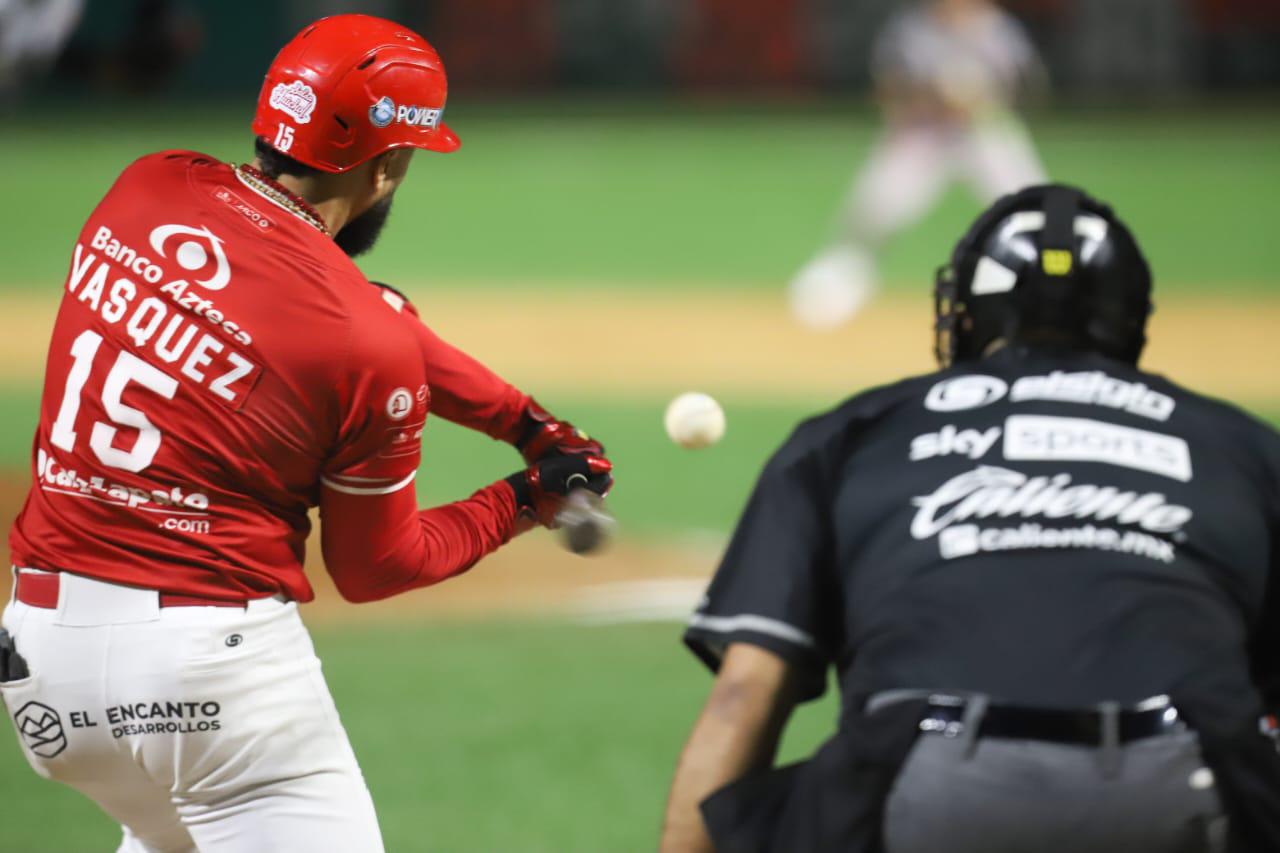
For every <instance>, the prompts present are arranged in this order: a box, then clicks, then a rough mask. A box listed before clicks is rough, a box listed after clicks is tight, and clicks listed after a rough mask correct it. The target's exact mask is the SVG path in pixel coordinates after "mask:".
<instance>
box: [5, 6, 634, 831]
mask: <svg viewBox="0 0 1280 853" xmlns="http://www.w3.org/2000/svg"><path fill="white" fill-rule="evenodd" d="M446 89H447V86H446V79H445V71H444V67H443V65H442V64H441V62H440V59H439V57H438V56H437V55H436V53H435V51H434V50H433V49H432V48H431V46H430V45H429V44H428V43H427V42H426V41H425V40H424V39H423V38H422V37H421V36H419V35H417V34H415V33H413V32H411V31H409V30H407V29H405V28H404V27H401V26H399V25H397V24H395V23H392V22H390V21H386V20H381V19H378V18H372V17H366V16H360V15H344V16H338V17H333V18H327V19H323V20H320V21H317V22H316V23H314V24H312V25H310V26H308V27H307V28H305V29H304V30H303V31H302V32H301V33H300V34H299V35H298V36H297V37H296V38H295V39H294V40H293V41H291V42H290V43H289V44H287V45H286V46H285V47H284V49H283V50H282V51H281V52H280V54H279V55H278V56H277V57H276V59H275V61H274V63H273V64H272V66H271V68H270V69H269V70H268V72H267V76H266V81H265V83H264V84H263V88H262V92H261V95H260V98H259V102H258V107H257V113H256V116H255V118H254V122H253V132H254V134H255V136H256V138H257V142H256V145H257V152H258V154H257V158H256V159H255V160H254V162H253V163H252V164H244V165H240V166H234V165H230V164H227V163H222V162H219V161H217V160H216V159H214V158H212V157H209V156H206V155H204V154H199V153H196V152H192V151H163V152H160V153H157V154H151V155H148V156H145V157H143V158H141V159H140V160H138V161H137V162H135V163H133V164H132V165H130V166H129V167H128V168H126V169H125V170H124V172H123V173H122V174H121V175H120V177H119V178H118V180H117V181H116V183H115V185H114V186H113V187H112V188H111V189H110V191H109V192H108V193H107V195H106V196H105V198H103V199H102V201H101V202H100V203H99V204H98V206H97V208H96V209H95V210H94V211H93V213H92V214H91V215H90V217H89V220H88V222H87V223H86V224H85V226H84V228H83V230H82V231H81V232H80V235H79V237H78V238H77V239H76V241H75V244H74V245H73V246H72V248H71V252H70V257H69V271H68V275H67V279H66V282H65V289H64V294H63V300H62V306H61V309H60V311H59V313H58V316H57V321H56V323H55V326H54V329H53V336H52V341H51V344H50V349H49V356H48V363H47V370H46V379H45V393H44V400H43V403H42V408H41V417H40V424H39V428H38V431H37V434H36V437H35V443H34V448H33V457H34V458H33V476H34V485H33V487H32V489H31V493H30V496H29V497H28V500H27V502H26V506H25V507H24V509H23V511H22V514H21V515H20V516H19V518H18V519H17V521H16V523H15V524H14V526H13V530H12V533H11V536H10V545H11V548H12V552H13V555H14V560H15V562H16V568H15V572H16V578H15V591H14V597H13V600H12V601H11V602H10V603H9V606H8V607H7V608H6V610H5V612H4V620H3V624H4V628H5V629H6V632H7V633H5V634H2V635H0V667H2V668H3V671H2V672H0V681H3V684H0V691H2V692H3V695H4V701H5V705H6V706H7V708H8V711H9V714H10V716H11V717H12V718H13V720H14V722H15V726H16V729H17V734H18V738H19V740H20V741H21V744H22V747H23V751H24V752H25V754H26V756H27V758H28V760H29V761H30V763H31V766H32V768H34V770H35V771H36V772H37V773H38V774H40V775H41V776H44V777H47V778H50V779H54V780H57V781H60V782H63V783H65V784H67V785H70V786H71V787H73V788H75V789H76V790H78V791H80V792H82V793H84V794H85V795H87V796H88V797H90V798H92V799H93V800H94V801H95V802H97V803H98V805H100V806H101V807H102V808H103V809H104V810H105V811H106V812H107V813H108V814H109V815H111V816H112V817H113V818H114V819H115V820H117V821H119V823H120V824H121V825H122V827H123V830H124V836H123V841H122V843H121V846H120V850H122V851H128V853H135V852H136V851H180V850H197V849H198V850H201V851H236V853H245V851H264V853H265V851H289V850H298V851H303V850H306V851H316V850H343V851H374V850H381V849H382V842H381V839H380V834H379V830H378V825H377V820H376V818H375V814H374V807H373V803H372V801H371V799H370V796H369V792H368V790H367V788H366V786H365V783H364V780H363V778H362V776H361V773H360V769H359V767H358V765H357V763H356V759H355V757H354V755H353V754H352V750H351V747H350V745H349V743H348V740H347V737H346V734H345V732H344V730H343V728H342V725H341V723H340V722H339V720H338V716H337V714H336V712H335V709H334V704H333V701H332V700H331V698H330V695H329V691H328V689H327V687H326V686H325V682H324V679H323V678H322V676H321V674H320V663H319V661H318V660H317V659H316V656H315V653H314V651H313V649H312V646H311V641H310V639H309V638H308V635H307V632H306V630H305V629H304V627H303V625H302V623H301V621H300V620H299V616H298V604H299V603H302V602H306V601H309V600H310V599H311V598H312V589H311V586H310V584H309V583H308V582H307V578H306V577H305V576H304V574H303V550H304V543H305V541H306V538H307V534H308V531H309V527H310V524H309V522H308V517H307V511H308V509H309V508H311V507H315V506H317V505H318V506H319V508H320V518H321V535H322V547H323V551H324V558H325V562H326V565H327V568H328V570H329V572H330V574H331V575H332V576H333V579H334V582H335V583H336V585H337V588H338V590H339V591H340V592H341V593H342V595H343V596H344V597H346V598H347V599H349V600H351V601H357V602H360V601H372V600H375V599H380V598H385V597H387V596H391V595H396V594H398V593H402V592H406V591H408V590H411V589H415V588H418V587H424V586H428V585H430V584H433V583H437V582H439V581H442V580H445V579H447V578H450V577H452V576H454V575H457V574H459V573H461V572H464V571H466V570H467V569H468V568H469V567H471V566H472V565H474V564H475V563H476V561H478V560H479V559H481V558H482V557H483V556H485V555H486V554H488V553H489V552H491V551H493V550H494V549H496V548H498V547H499V546H500V545H502V544H503V543H505V542H507V541H508V540H510V539H511V538H512V537H513V536H514V535H516V534H517V533H518V532H521V531H522V530H524V529H527V528H529V527H531V526H533V525H534V524H536V523H541V524H544V525H548V526H550V525H552V524H554V516H555V514H556V512H557V510H558V508H559V507H560V504H561V502H562V501H563V499H564V497H565V496H566V495H567V493H568V492H569V491H570V488H571V487H575V488H576V487H584V488H587V489H590V490H592V491H595V492H596V493H598V494H603V493H604V492H606V491H607V490H608V488H609V486H610V483H611V478H610V475H609V469H610V464H609V462H608V460H607V459H606V458H605V457H604V455H603V448H602V447H601V446H600V445H599V444H598V443H596V442H594V441H591V440H589V439H588V438H587V437H586V436H585V435H583V434H582V433H580V432H578V431H577V430H575V429H573V428H572V427H571V426H570V425H569V424H567V423H564V422H562V421H559V420H556V419H555V418H553V417H551V416H550V415H549V414H548V413H546V412H545V411H544V410H542V409H541V408H540V407H538V406H537V404H536V403H534V402H533V400H532V399H531V398H530V397H529V396H528V395H527V394H524V393H523V392H521V391H519V390H517V389H516V388H514V387H512V386H511V385H509V384H507V383H506V382H504V381H503V380H502V379H500V378H499V377H498V376H496V375H494V374H493V373H492V372H490V371H489V370H488V369H486V368H485V367H483V366H482V365H481V364H479V363H477V362H476V361H474V360H473V359H471V358H469V357H468V356H467V355H465V354H463V353H462V352H459V351H458V350H456V349H454V348H452V347H450V346H449V345H448V344H446V343H444V342H443V341H442V340H441V339H440V338H438V337H437V336H436V335H435V334H433V333H432V332H431V331H430V330H429V329H428V328H426V326H424V325H423V324H422V322H420V320H419V319H418V316H417V314H416V312H415V311H414V309H413V307H412V306H411V305H410V304H409V303H408V302H407V301H406V300H405V299H404V297H402V296H400V295H399V294H398V293H396V292H395V291H393V290H390V289H389V288H385V287H382V286H374V285H373V284H371V283H370V282H369V281H367V280H366V279H365V277H364V276H363V275H362V274H361V272H360V271H359V269H357V268H356V266H355V265H354V264H353V263H352V260H351V257H352V256H353V255H357V254H360V253H361V252H363V251H365V250H367V249H368V248H370V247H371V246H372V245H373V242H374V240H375V239H376V237H377V233H378V230H379V228H380V227H381V224H382V222H383V221H384V220H385V218H386V215H387V212H388V210H389V207H390V204H391V200H392V198H393V196H394V193H395V190H396V188H397V187H398V186H400V184H401V183H402V182H403V181H404V180H405V178H406V174H407V171H408V169H409V164H410V160H411V157H412V155H413V152H414V150H415V149H423V150H426V151H433V152H442V153H443V152H450V151H453V150H455V149H456V148H457V147H458V145H459V142H458V137H457V136H455V135H454V133H453V131H452V130H450V129H449V127H448V126H447V125H446V124H445V123H444V122H443V120H442V116H443V111H444V107H445V97H446ZM429 411H434V413H435V414H437V415H439V416H441V417H444V418H446V419H448V420H451V421H455V422H457V423H460V424H463V425H465V426H467V427H470V428H472V429H475V430H477V431H480V432H483V433H485V434H487V435H489V436H492V437H493V438H495V439H500V440H503V441H507V442H510V443H512V444H513V445H515V446H516V447H517V448H519V449H520V451H521V452H522V453H523V455H524V457H525V459H526V464H527V466H528V467H527V468H526V469H525V470H522V471H520V472H518V473H516V474H513V475H512V476H511V477H508V478H506V479H505V480H500V481H498V482H496V483H493V484H492V485H488V486H485V487H484V488H482V489H480V490H479V491H477V492H476V493H475V494H474V495H472V496H471V497H470V498H467V499H466V500H461V501H458V502H456V503H452V504H449V505H446V506H440V507H436V508H434V509H428V510H425V511H419V510H418V508H417V506H416V500H415V491H414V488H413V482H414V476H415V474H416V472H417V470H418V465H419V456H420V439H421V435H422V430H423V426H424V421H425V419H426V417H427V415H428V412H429Z"/></svg>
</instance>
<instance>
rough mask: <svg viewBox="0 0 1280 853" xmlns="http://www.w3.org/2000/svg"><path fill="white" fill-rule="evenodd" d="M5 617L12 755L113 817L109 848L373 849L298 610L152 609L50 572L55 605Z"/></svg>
mask: <svg viewBox="0 0 1280 853" xmlns="http://www.w3.org/2000/svg"><path fill="white" fill-rule="evenodd" d="M3 624H4V627H5V628H7V629H8V631H9V632H10V633H11V634H12V635H13V637H14V638H15V641H16V644H17V649H18V651H19V653H20V654H21V655H22V656H23V657H24V658H26V660H27V662H28V665H29V667H30V670H31V675H30V677H29V678H24V679H22V680H20V681H13V682H9V683H7V684H2V685H0V693H3V696H4V702H5V705H6V706H7V708H8V711H9V716H10V718H11V719H13V720H14V722H15V725H16V727H17V730H18V739H19V741H20V742H21V744H22V749H23V752H24V753H25V754H26V756H27V759H28V761H30V763H31V767H32V768H33V769H34V770H35V771H36V773H38V774H40V775H41V776H44V777H46V778H48V779H54V780H56V781H59V782H62V783H64V784H66V785H69V786H71V787H72V788H75V789H76V790H78V791H80V792H81V793H83V794H84V795H85V796H87V797H89V798H90V799H92V800H93V801H94V802H96V803H97V804H98V805H99V806H101V807H102V809H103V810H104V811H105V812H106V813H107V814H109V815H111V817H112V818H113V819H115V820H117V821H119V823H120V824H121V826H122V827H123V829H124V839H123V841H122V842H121V844H120V847H119V851H120V853H153V851H155V852H156V853H158V851H165V853H168V851H192V850H198V851H215V853H289V851H307V853H312V851H330V850H333V851H339V850H341V851H381V850H382V849H383V847H382V839H381V836H380V834H379V831H378V822H377V817H376V815H375V814H374V808H373V800H372V798H371V797H370V795H369V790H368V788H367V787H366V785H365V782H364V777H363V776H362V775H361V773H360V768H359V766H358V765H357V763H356V759H355V755H354V753H353V752H352V750H351V745H350V743H349V741H348V740H347V735H346V732H345V731H344V730H343V728H342V724H341V722H340V721H339V720H338V714H337V711H336V709H335V708H334V704H333V699H332V697H331V696H330V695H329V689H328V687H327V686H326V685H325V682H324V678H323V676H322V675H321V673H320V661H319V660H318V659H317V658H316V655H315V650H314V649H313V647H312V645H311V638H310V636H309V635H308V634H307V630H306V628H305V627H304V626H303V624H302V621H301V619H300V618H299V616H298V607H297V605H296V604H295V603H292V602H282V601H279V600H277V599H264V600H261V601H255V602H251V603H250V604H249V606H248V607H247V608H233V607H166V608H161V607H160V606H159V597H158V595H157V594H156V593H154V592H148V591H146V590H138V589H132V588H128V587H121V586H116V585H113V584H106V583H100V582H98V581H94V580H90V579H88V578H83V577H76V576H74V575H70V574H63V575H62V578H61V588H60V590H59V596H58V607H57V608H56V609H43V608H37V607H31V606H28V605H26V604H23V603H21V602H16V601H15V602H11V603H10V604H9V606H8V608H6V610H5V612H4V619H3Z"/></svg>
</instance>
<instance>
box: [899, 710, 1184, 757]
mask: <svg viewBox="0 0 1280 853" xmlns="http://www.w3.org/2000/svg"><path fill="white" fill-rule="evenodd" d="M967 704H968V703H967V702H965V701H964V700H956V701H955V702H954V703H953V702H951V701H937V700H930V702H929V705H928V707H926V708H925V712H924V714H923V715H922V716H921V718H920V730H921V731H923V732H934V733H938V734H943V735H950V736H953V737H954V736H956V735H959V734H960V733H961V732H962V731H963V727H964V719H965V709H966V707H967ZM1106 717H1107V715H1106V714H1105V713H1104V712H1103V711H1101V710H1087V711H1086V710H1074V711H1067V710H1056V709H1049V708H1026V707H1018V706H1015V705H996V704H991V705H988V706H987V708H986V710H985V712H984V713H983V715H982V719H981V722H980V723H979V724H978V737H994V738H1008V739H1012V740H1043V741H1052V742H1054V743H1066V744H1079V745H1085V746H1097V745H1099V744H1101V743H1102V742H1103V740H1104V735H1105V725H1106V722H1105V721H1106ZM1116 723H1117V729H1118V738H1117V740H1118V741H1119V742H1120V743H1129V742H1130V741H1135V740H1141V739H1142V738H1148V737H1155V736H1157V735H1166V734H1173V733H1176V732H1183V731H1186V730H1187V726H1186V723H1185V722H1183V720H1182V719H1181V717H1179V716H1178V711H1177V709H1175V708H1173V707H1172V706H1168V705H1165V706H1163V707H1158V708H1150V709H1145V710H1133V709H1121V710H1119V711H1117V712H1116Z"/></svg>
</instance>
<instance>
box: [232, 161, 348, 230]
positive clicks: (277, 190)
mask: <svg viewBox="0 0 1280 853" xmlns="http://www.w3.org/2000/svg"><path fill="white" fill-rule="evenodd" d="M236 177H238V178H240V180H242V181H244V182H245V183H246V184H248V185H249V186H250V187H251V188H253V189H255V190H257V191H258V192H260V193H262V195H264V196H266V197H267V198H268V199H270V200H271V201H273V202H275V203H276V204H278V205H280V206H281V207H283V208H284V209H285V210H287V211H289V212H290V213H292V214H293V215H294V216H296V217H298V218H299V219H301V220H302V221H303V222H305V223H307V224H308V225H310V226H312V227H314V228H316V229H318V230H319V231H320V233H321V234H324V235H325V236H326V237H328V236H329V226H327V225H325V224H324V220H323V219H321V218H320V214H318V213H316V212H315V209H314V208H312V207H311V205H309V204H307V203H306V202H305V201H304V200H303V199H302V198H301V197H299V196H297V195H295V194H294V193H291V192H290V191H289V190H288V189H287V188H285V187H283V186H281V185H280V184H279V182H277V181H274V180H272V179H271V178H269V177H267V176H266V175H264V174H263V173H262V171H261V170H259V169H255V168H254V167H253V166H250V165H249V164H248V163H243V164H241V165H239V166H236Z"/></svg>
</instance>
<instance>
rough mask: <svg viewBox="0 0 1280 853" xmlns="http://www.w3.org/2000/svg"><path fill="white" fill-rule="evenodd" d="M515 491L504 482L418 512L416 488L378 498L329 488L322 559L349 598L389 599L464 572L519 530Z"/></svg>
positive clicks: (323, 509) (323, 513)
mask: <svg viewBox="0 0 1280 853" xmlns="http://www.w3.org/2000/svg"><path fill="white" fill-rule="evenodd" d="M515 523H516V504H515V497H514V494H513V493H512V490H511V487H510V485H508V484H507V483H506V482H503V481H499V482H497V483H494V484H493V485H491V486H488V487H486V488H484V489H481V490H480V491H478V492H476V493H475V494H474V495H472V496H471V497H470V498H468V499H467V500H464V501H458V502H456V503H452V504H446V505H444V506H440V507H435V508H433V509H428V510H422V511H419V510H418V509H417V507H416V497H415V495H414V490H413V489H412V488H409V487H406V488H404V489H401V490H400V491H399V492H397V493H396V494H394V495H385V496H379V497H368V496H350V495H343V494H339V493H330V492H326V493H325V495H324V499H323V500H322V503H321V525H322V527H321V543H322V548H323V550H324V558H325V565H326V567H327V568H328V570H329V574H330V575H331V576H332V577H333V581H334V584H335V586H337V588H338V592H339V593H341V594H342V597H343V598H345V599H347V600H348V601H354V602H366V601H377V600H379V599H383V598H389V597H391V596H393V595H398V594H400V593H402V592H408V591H409V590H411V589H418V588H421V587H426V586H431V585H432V584H437V583H439V582H441V581H443V580H446V579H448V578H451V577H454V576H456V575H460V574H462V573H463V572H465V571H466V570H467V569H469V568H471V567H472V566H474V565H475V564H476V562H477V561H479V560H480V558H481V557H484V556H485V555H487V554H490V553H492V552H493V551H495V550H497V548H498V547H499V546H501V545H502V544H504V543H505V542H507V541H509V540H510V539H511V537H512V535H514V532H515Z"/></svg>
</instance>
